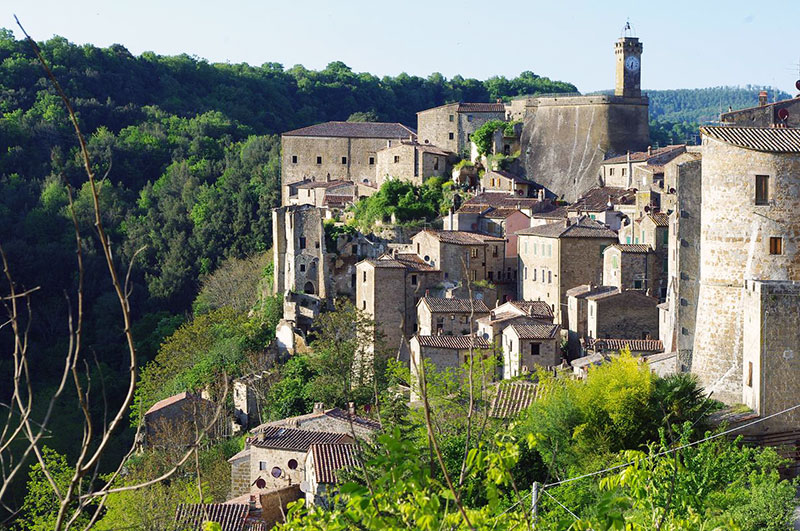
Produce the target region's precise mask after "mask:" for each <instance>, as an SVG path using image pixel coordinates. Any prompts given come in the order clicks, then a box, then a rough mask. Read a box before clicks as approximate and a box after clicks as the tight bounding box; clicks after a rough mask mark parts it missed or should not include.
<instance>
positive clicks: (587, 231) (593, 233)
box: [517, 216, 617, 239]
mask: <svg viewBox="0 0 800 531" xmlns="http://www.w3.org/2000/svg"><path fill="white" fill-rule="evenodd" d="M517 235H519V236H541V237H544V238H612V239H616V238H617V233H616V232H614V231H613V230H611V229H609V228H608V227H606V226H605V225H603V224H602V223H600V222H598V221H595V220H593V219H591V218H589V217H588V216H581V217H580V218H579V219H577V220H575V221H569V224H567V223H566V222H558V221H557V222H555V223H547V224H545V225H539V226H537V227H531V228H528V229H522V230H518V231H517Z"/></svg>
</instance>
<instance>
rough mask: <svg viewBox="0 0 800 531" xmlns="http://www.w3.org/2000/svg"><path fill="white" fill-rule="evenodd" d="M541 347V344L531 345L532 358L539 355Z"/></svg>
mask: <svg viewBox="0 0 800 531" xmlns="http://www.w3.org/2000/svg"><path fill="white" fill-rule="evenodd" d="M539 347H541V345H540V344H539V343H531V356H538V355H539Z"/></svg>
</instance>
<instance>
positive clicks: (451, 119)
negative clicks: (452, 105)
mask: <svg viewBox="0 0 800 531" xmlns="http://www.w3.org/2000/svg"><path fill="white" fill-rule="evenodd" d="M448 118H450V121H451V122H452V121H453V120H455V116H453V115H452V114H451V115H450V116H449V117H448Z"/></svg>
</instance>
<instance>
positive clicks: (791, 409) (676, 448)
mask: <svg viewBox="0 0 800 531" xmlns="http://www.w3.org/2000/svg"><path fill="white" fill-rule="evenodd" d="M798 408H800V404H797V405H795V406H792V407H789V408H786V409H784V410H783V411H778V412H777V413H773V414H771V415H767V416H766V417H762V418H760V419H756V420H754V421H753V422H748V423H747V424H742V425H741V426H737V427H735V428H731V429H729V430H725V431H723V432H720V433H716V434H714V435H710V436H708V437H706V438H704V439H700V440H699V441H694V442H691V443H687V444H684V445H681V446H677V447H675V448H671V449H669V450H664V451H663V452H659V453H657V454H655V455H653V456H651V458H655V457H663V456H665V455H668V454H671V453H673V452H677V451H679V450H683V449H684V448H689V447H690V446H696V445H698V444H700V443H704V442H706V441H710V440H712V439H717V438H719V437H722V436H724V435H728V434H731V433H733V432H735V431H739V430H743V429H745V428H749V427H750V426H753V425H755V424H759V423H761V422H764V421H765V420H769V419H771V418H774V417H777V416H779V415H783V414H784V413H788V412H790V411H794V410H795V409H798ZM634 463H635V461H628V462H627V463H622V464H621V465H615V466H612V467H608V468H604V469H603V470H598V471H597V472H591V473H589V474H583V475H581V476H576V477H574V478H568V479H564V480H562V481H556V482H555V483H548V484H546V485H543V486H542V487H541V488H540V490H539V492H544V493H545V494H547V495H548V496H550V497H551V498H553V496H551V495H550V493H548V492H547V490H546V489H548V488H550V487H557V486H558V485H563V484H565V483H571V482H573V481H578V480H579V479H585V478H590V477H592V476H597V475H600V474H605V473H606V472H611V471H613V470H618V469H620V468H624V467H626V466H630V465H632V464H634ZM530 496H531V493H530V492H529V493H528V494H525V495H524V496H522V497H521V498H520V499H519V500H517V501H516V502H515V503H514V504H513V505H511V506H510V507H508V508H507V509H506V510H504V511H503V512H502V513H500V514H498V515H497V517H496V519H495V526H496V525H497V522H498V520H497V518H499V517H501V516H503V515H504V514H506V513H507V512H509V511H510V510H512V509H513V508H514V507H516V506H517V505H519V504H520V503H522V502H523V501H525V500H526V499H527V498H529V497H530ZM553 500H555V501H556V503H558V504H559V505H561V503H560V502H559V501H558V500H556V499H555V498H553ZM561 507H563V508H564V510H566V511H567V512H569V513H570V514H571V515H572V516H574V517H575V518H578V517H577V516H575V514H574V513H573V512H572V511H570V510H569V509H567V508H566V507H564V506H563V505H561ZM492 529H494V527H493V528H492Z"/></svg>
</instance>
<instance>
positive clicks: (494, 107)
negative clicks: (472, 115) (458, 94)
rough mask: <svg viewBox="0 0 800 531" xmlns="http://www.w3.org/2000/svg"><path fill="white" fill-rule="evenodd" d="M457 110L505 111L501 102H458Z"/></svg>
mask: <svg viewBox="0 0 800 531" xmlns="http://www.w3.org/2000/svg"><path fill="white" fill-rule="evenodd" d="M458 112H506V106H505V105H504V104H502V103H459V104H458Z"/></svg>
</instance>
